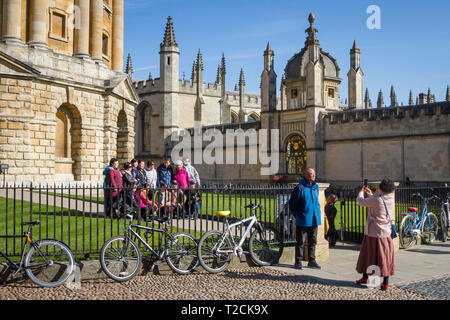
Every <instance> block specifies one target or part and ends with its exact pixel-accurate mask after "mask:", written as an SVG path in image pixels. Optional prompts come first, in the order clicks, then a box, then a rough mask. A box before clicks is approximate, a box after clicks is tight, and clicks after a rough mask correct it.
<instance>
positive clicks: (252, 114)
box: [247, 112, 259, 122]
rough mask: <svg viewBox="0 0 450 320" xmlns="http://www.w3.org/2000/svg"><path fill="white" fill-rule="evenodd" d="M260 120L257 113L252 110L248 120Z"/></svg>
mask: <svg viewBox="0 0 450 320" xmlns="http://www.w3.org/2000/svg"><path fill="white" fill-rule="evenodd" d="M258 120H259V117H258V115H257V114H256V113H254V112H252V113H251V114H249V115H248V118H247V122H255V121H258Z"/></svg>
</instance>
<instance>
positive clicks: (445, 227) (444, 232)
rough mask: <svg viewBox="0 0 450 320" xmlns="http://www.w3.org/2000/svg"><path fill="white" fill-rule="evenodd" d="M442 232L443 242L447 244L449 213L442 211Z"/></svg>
mask: <svg viewBox="0 0 450 320" xmlns="http://www.w3.org/2000/svg"><path fill="white" fill-rule="evenodd" d="M441 232H442V241H443V242H446V241H447V238H448V221H447V212H445V211H441Z"/></svg>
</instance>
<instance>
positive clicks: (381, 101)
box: [377, 89, 384, 108]
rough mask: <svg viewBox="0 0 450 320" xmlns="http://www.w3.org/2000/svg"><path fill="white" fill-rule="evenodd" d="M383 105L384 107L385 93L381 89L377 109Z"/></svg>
mask: <svg viewBox="0 0 450 320" xmlns="http://www.w3.org/2000/svg"><path fill="white" fill-rule="evenodd" d="M383 105H384V101H383V92H382V91H381V89H380V92H378V100H377V108H382V107H383Z"/></svg>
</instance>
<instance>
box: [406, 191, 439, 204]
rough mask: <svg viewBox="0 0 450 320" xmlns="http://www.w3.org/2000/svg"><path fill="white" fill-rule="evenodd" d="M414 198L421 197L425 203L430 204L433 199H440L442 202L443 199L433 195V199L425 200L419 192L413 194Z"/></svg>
mask: <svg viewBox="0 0 450 320" xmlns="http://www.w3.org/2000/svg"><path fill="white" fill-rule="evenodd" d="M412 196H418V197H420V198H421V199H422V200H423V201H425V202H428V201H430V200H433V199H439V200H441V198H439V197H438V196H437V195H435V194H434V195H432V196H431V197H428V198H425V197H424V196H423V195H421V194H420V193H419V192H417V193H413V194H412Z"/></svg>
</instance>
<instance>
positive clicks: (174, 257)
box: [100, 214, 198, 282]
mask: <svg viewBox="0 0 450 320" xmlns="http://www.w3.org/2000/svg"><path fill="white" fill-rule="evenodd" d="M126 217H127V218H129V219H130V223H129V224H128V226H126V225H125V226H124V231H125V234H124V235H119V236H115V237H112V238H110V239H108V240H107V241H106V242H105V243H104V244H103V246H102V249H101V251H100V264H101V266H102V269H103V271H104V272H105V273H106V274H107V275H108V277H110V278H111V279H114V280H116V281H119V282H122V281H128V280H131V279H132V278H134V277H135V276H136V275H137V273H138V272H139V269H140V266H141V263H142V259H143V258H142V252H141V250H140V249H139V247H138V245H137V244H136V243H135V241H134V240H135V239H137V240H138V242H139V243H141V244H143V245H144V246H145V248H147V250H148V251H150V253H151V258H149V260H150V262H152V267H151V270H153V268H154V266H155V265H158V264H160V263H161V262H162V261H164V260H165V261H166V262H167V264H168V265H169V267H170V268H171V269H172V270H173V271H175V272H176V273H179V274H188V273H191V272H193V271H194V270H195V269H196V268H197V267H198V258H197V241H196V240H195V238H194V237H193V236H191V235H190V234H188V233H185V232H177V233H175V234H169V233H168V227H167V224H168V223H169V222H170V216H168V217H156V218H154V221H157V222H158V223H160V224H162V229H158V228H153V227H147V226H141V225H136V224H133V216H132V215H129V214H128V215H126ZM134 229H138V230H144V231H145V233H144V237H145V238H148V234H149V233H150V232H157V233H158V234H159V235H160V236H159V238H158V239H159V244H158V249H157V250H155V249H153V248H152V246H150V245H149V244H148V243H147V241H146V240H144V239H143V238H142V237H141V236H140V235H139V234H138V233H137V232H136V231H135V230H134Z"/></svg>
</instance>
